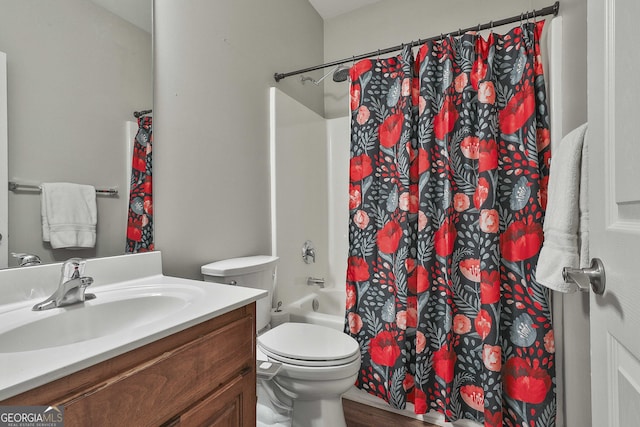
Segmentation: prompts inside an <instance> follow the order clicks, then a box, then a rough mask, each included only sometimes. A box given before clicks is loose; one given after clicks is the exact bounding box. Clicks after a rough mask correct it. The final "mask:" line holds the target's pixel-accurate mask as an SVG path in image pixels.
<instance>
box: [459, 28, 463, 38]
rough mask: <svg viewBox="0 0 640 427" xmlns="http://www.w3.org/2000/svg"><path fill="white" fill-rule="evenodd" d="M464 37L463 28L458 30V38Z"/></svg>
mask: <svg viewBox="0 0 640 427" xmlns="http://www.w3.org/2000/svg"><path fill="white" fill-rule="evenodd" d="M461 35H462V28H458V37H460V36H461Z"/></svg>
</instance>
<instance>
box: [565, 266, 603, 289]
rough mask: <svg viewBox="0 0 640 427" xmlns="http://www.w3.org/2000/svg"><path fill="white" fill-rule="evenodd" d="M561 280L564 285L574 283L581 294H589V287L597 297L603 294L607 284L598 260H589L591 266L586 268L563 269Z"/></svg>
mask: <svg viewBox="0 0 640 427" xmlns="http://www.w3.org/2000/svg"><path fill="white" fill-rule="evenodd" d="M562 278H563V279H564V281H565V282H566V283H575V284H576V285H577V286H578V289H579V290H580V291H581V292H589V286H591V290H592V291H593V292H594V293H596V294H598V295H602V294H604V289H605V287H606V283H607V281H606V276H605V274H604V264H603V263H602V260H601V259H600V258H593V259H591V265H590V266H589V267H587V268H570V267H565V268H563V269H562Z"/></svg>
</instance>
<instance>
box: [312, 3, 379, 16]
mask: <svg viewBox="0 0 640 427" xmlns="http://www.w3.org/2000/svg"><path fill="white" fill-rule="evenodd" d="M379 1H381V0H309V3H311V6H313V7H314V8H315V9H316V10H317V11H318V13H319V14H320V16H322V19H329V18H334V17H336V16H338V15H342V14H343V13H347V12H351V11H352V10H356V9H359V8H361V7H364V6H367V5H370V4H373V3H378V2H379Z"/></svg>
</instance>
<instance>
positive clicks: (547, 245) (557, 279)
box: [536, 123, 589, 292]
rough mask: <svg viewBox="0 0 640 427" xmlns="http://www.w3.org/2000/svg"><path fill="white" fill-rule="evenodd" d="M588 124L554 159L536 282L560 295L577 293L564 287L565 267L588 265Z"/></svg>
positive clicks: (572, 286)
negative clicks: (586, 137) (586, 136)
mask: <svg viewBox="0 0 640 427" xmlns="http://www.w3.org/2000/svg"><path fill="white" fill-rule="evenodd" d="M586 131H587V124H586V123H585V124H583V125H581V126H579V127H578V128H576V129H574V130H572V131H571V132H570V133H569V134H567V135H566V136H565V137H564V138H562V141H561V142H560V146H559V147H558V149H557V153H554V154H553V156H552V159H551V169H550V173H549V189H548V201H547V212H546V215H545V219H544V226H543V230H544V243H543V244H542V249H541V251H540V256H539V257H538V267H537V269H536V280H537V281H538V283H540V284H541V285H544V286H546V287H548V288H550V289H553V290H556V291H560V292H575V291H576V290H577V289H578V288H577V286H576V285H575V284H570V283H565V282H564V279H563V278H562V269H563V268H564V267H571V268H579V267H580V268H583V267H586V266H588V265H589V229H588V227H589V212H588V205H587V183H588V174H587V171H588V152H587V144H586V142H585V134H586Z"/></svg>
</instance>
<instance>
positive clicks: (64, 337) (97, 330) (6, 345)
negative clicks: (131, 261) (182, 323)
mask: <svg viewBox="0 0 640 427" xmlns="http://www.w3.org/2000/svg"><path fill="white" fill-rule="evenodd" d="M202 294H203V292H202V289H201V288H198V287H194V286H188V285H187V286H179V287H178V286H175V285H174V286H167V285H145V286H138V287H135V286H134V287H129V288H125V289H113V290H110V291H109V290H106V291H103V292H99V293H98V297H97V298H96V299H94V300H90V301H86V302H84V303H79V304H74V305H70V306H67V307H62V308H54V309H51V310H46V311H42V312H34V311H30V310H29V309H28V308H23V309H22V310H21V312H20V313H19V317H20V318H22V319H23V320H25V319H26V320H27V322H26V323H25V322H21V324H18V325H17V326H15V327H13V328H10V329H5V328H3V329H5V331H4V332H0V354H1V353H15V352H24V351H33V350H43V349H47V348H53V347H60V346H64V345H69V344H73V343H79V342H85V341H89V340H94V339H97V338H101V337H104V336H106V335H112V334H119V333H123V332H125V331H128V330H131V329H135V328H139V327H141V326H145V325H152V324H154V323H156V322H158V321H159V320H161V319H163V318H167V317H169V316H172V315H174V314H175V313H177V312H179V311H181V310H183V309H185V308H186V307H187V306H189V305H190V304H191V303H192V302H193V301H194V300H195V299H197V298H198V297H201V296H202ZM25 311H26V312H25ZM2 317H3V316H0V318H2Z"/></svg>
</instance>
